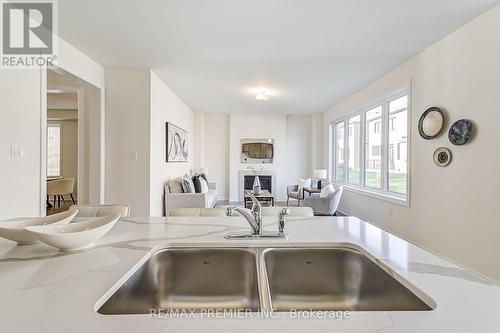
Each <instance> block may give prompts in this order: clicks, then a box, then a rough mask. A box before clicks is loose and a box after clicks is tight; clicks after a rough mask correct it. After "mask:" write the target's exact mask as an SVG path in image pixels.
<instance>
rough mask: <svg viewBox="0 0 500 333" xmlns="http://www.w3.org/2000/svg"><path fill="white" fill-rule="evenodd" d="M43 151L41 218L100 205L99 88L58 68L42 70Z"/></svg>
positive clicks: (100, 120)
mask: <svg viewBox="0 0 500 333" xmlns="http://www.w3.org/2000/svg"><path fill="white" fill-rule="evenodd" d="M46 98H47V99H46V101H47V103H46V105H47V107H46V111H47V113H46V114H47V116H46V120H45V121H46V124H45V125H46V131H45V135H46V137H45V140H44V141H45V144H44V147H43V150H44V158H45V163H44V165H45V169H46V170H45V172H44V175H45V177H43V179H42V182H43V185H45V186H43V187H45V188H46V191H45V194H46V207H47V208H46V214H47V215H51V214H54V213H58V212H61V211H65V210H68V209H69V207H71V206H72V205H74V204H88V203H100V201H101V200H102V199H101V197H102V195H100V194H101V191H100V186H101V180H102V178H101V177H102V175H101V172H100V170H101V167H100V165H101V161H102V157H101V147H102V146H101V140H102V137H103V135H101V134H102V133H101V124H102V118H101V103H100V101H101V95H100V89H98V88H96V87H94V86H93V85H91V84H89V83H87V82H86V81H84V80H81V79H79V78H77V77H75V76H73V75H72V74H70V73H68V72H65V71H63V70H61V69H59V68H51V69H48V70H47V96H46Z"/></svg>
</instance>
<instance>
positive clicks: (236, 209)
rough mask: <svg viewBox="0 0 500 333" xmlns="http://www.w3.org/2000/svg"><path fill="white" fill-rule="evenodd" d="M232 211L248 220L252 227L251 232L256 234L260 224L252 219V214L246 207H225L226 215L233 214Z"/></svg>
mask: <svg viewBox="0 0 500 333" xmlns="http://www.w3.org/2000/svg"><path fill="white" fill-rule="evenodd" d="M234 212H238V213H240V215H241V216H243V218H244V219H245V220H246V221H247V222H248V224H249V225H250V228H252V234H254V235H257V234H259V232H260V224H258V223H257V221H256V220H255V219H254V216H253V215H251V214H250V213H249V212H248V209H246V208H243V207H228V208H227V209H226V215H227V216H234Z"/></svg>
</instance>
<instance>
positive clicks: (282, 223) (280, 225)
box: [278, 208, 290, 234]
mask: <svg viewBox="0 0 500 333" xmlns="http://www.w3.org/2000/svg"><path fill="white" fill-rule="evenodd" d="M288 214H290V209H289V208H283V209H282V210H281V212H280V218H279V223H278V232H279V233H280V234H283V233H284V230H285V216H287V215H288Z"/></svg>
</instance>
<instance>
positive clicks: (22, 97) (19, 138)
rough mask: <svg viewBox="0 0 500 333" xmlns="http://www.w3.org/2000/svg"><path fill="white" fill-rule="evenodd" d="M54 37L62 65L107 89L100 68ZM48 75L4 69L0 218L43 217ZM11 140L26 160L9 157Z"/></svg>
mask: <svg viewBox="0 0 500 333" xmlns="http://www.w3.org/2000/svg"><path fill="white" fill-rule="evenodd" d="M55 38H57V39H58V41H57V44H58V54H57V55H58V57H57V65H58V67H60V68H62V69H63V70H65V71H67V72H69V73H72V74H74V75H75V76H77V77H81V78H83V79H85V80H87V81H88V82H90V83H91V84H93V85H94V86H95V87H98V88H103V86H104V69H103V68H102V66H100V65H99V64H98V63H96V62H95V61H93V60H92V59H90V58H89V57H87V56H86V55H85V54H83V53H81V52H80V51H78V50H77V49H75V48H74V47H72V46H71V45H70V44H68V43H66V42H64V41H62V40H61V39H59V38H58V37H57V36H55ZM46 79H47V75H46V69H0V116H1V117H2V122H1V123H0V173H1V174H0V184H1V185H2V187H3V188H4V190H3V191H2V193H1V194H0V216H29V215H31V216H40V215H45V209H46V207H45V193H46V185H45V182H44V179H45V172H46V167H45V156H44V153H45V148H44V147H45V138H44V136H43V135H41V133H44V132H45V129H46V123H45V119H46V112H47V95H46V89H47V81H46ZM102 97H104V95H102ZM102 103H103V99H101V106H102V107H101V109H100V111H102V112H104V107H103V106H104V105H103V104H102ZM12 144H15V145H22V146H23V148H24V157H23V158H17V159H12V158H10V146H11V145H12ZM100 144H103V141H101V142H100ZM100 153H103V151H102V152H100ZM101 167H102V165H101ZM13 175H15V177H13ZM100 177H104V175H103V174H102V175H100Z"/></svg>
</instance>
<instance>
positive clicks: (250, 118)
mask: <svg viewBox="0 0 500 333" xmlns="http://www.w3.org/2000/svg"><path fill="white" fill-rule="evenodd" d="M268 138H270V139H274V161H273V163H272V164H265V165H264V164H262V166H263V167H264V170H274V171H276V187H277V188H276V191H275V193H276V197H277V199H278V200H285V199H286V181H285V180H286V174H287V171H286V163H287V159H286V115H285V114H267V115H264V114H239V113H232V114H230V116H229V200H231V201H238V200H239V199H238V197H239V175H238V172H239V171H241V170H243V171H248V170H247V169H246V168H247V167H249V166H252V164H243V163H241V139H268ZM259 166H260V165H259Z"/></svg>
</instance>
